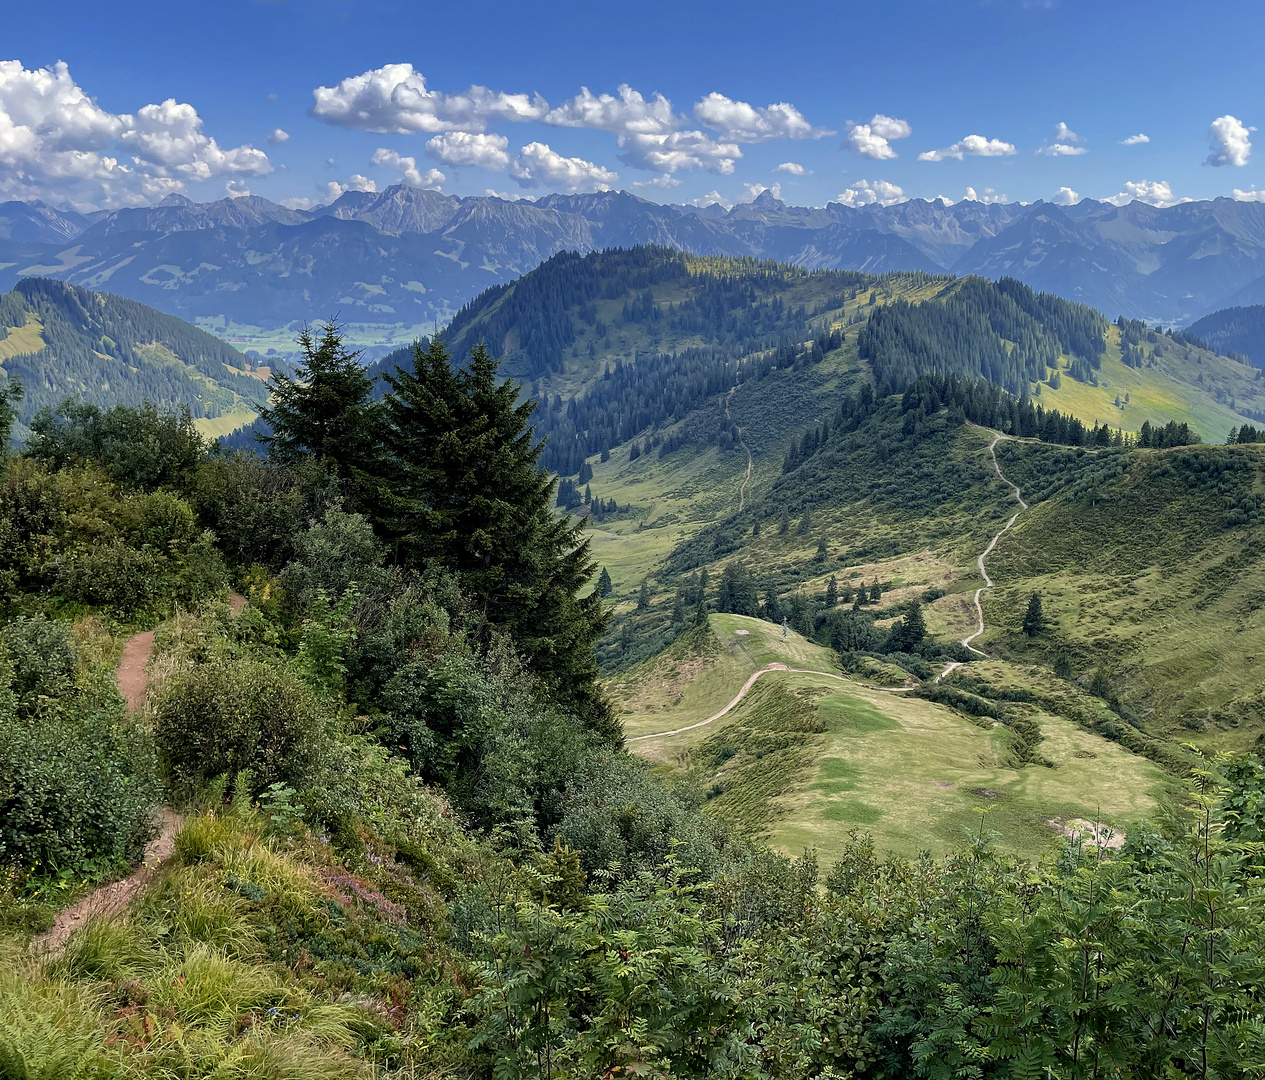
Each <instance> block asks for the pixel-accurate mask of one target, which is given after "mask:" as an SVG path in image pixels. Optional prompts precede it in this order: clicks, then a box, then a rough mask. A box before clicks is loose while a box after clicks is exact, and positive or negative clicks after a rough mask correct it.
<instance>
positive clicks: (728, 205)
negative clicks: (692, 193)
mask: <svg viewBox="0 0 1265 1080" xmlns="http://www.w3.org/2000/svg"><path fill="white" fill-rule="evenodd" d="M733 205H734V204H733V200H732V199H726V198H725V197H724V196H723V195H722V194H721V193H720V192H719V191H709V192H708V193H707V194H706V195H700V196H699V197H698V198H697V199H691V200H690V201H689V202H688V203H686V206H719V207H722V208H723V209H725V210H732V209H733Z"/></svg>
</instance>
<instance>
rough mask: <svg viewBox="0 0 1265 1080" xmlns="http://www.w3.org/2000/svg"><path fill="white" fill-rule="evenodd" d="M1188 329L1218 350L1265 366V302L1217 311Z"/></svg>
mask: <svg viewBox="0 0 1265 1080" xmlns="http://www.w3.org/2000/svg"><path fill="white" fill-rule="evenodd" d="M1187 330H1188V333H1190V334H1191V335H1192V336H1194V337H1197V338H1199V339H1200V340H1202V341H1206V342H1207V343H1208V345H1209V346H1210V347H1212V348H1214V349H1216V350H1217V351H1218V352H1222V353H1227V354H1239V355H1241V356H1245V357H1247V358H1248V360H1249V361H1250V362H1251V364H1252V365H1253V367H1258V368H1265V304H1254V305H1253V306H1251V307H1232V308H1225V309H1224V310H1222V311H1214V312H1213V313H1212V314H1211V315H1205V316H1204V317H1203V318H1202V319H1199V320H1198V321H1196V322H1193V323H1191V324H1190V326H1189V327H1188V328H1187Z"/></svg>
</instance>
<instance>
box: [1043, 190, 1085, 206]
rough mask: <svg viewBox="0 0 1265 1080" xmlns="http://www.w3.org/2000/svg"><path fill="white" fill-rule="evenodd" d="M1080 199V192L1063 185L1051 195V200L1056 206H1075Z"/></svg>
mask: <svg viewBox="0 0 1265 1080" xmlns="http://www.w3.org/2000/svg"><path fill="white" fill-rule="evenodd" d="M1080 201H1081V197H1080V194H1079V193H1078V192H1075V191H1073V190H1072V189H1071V188H1070V187H1061V188H1059V189H1058V191H1056V192H1055V193H1054V194H1053V195H1051V196H1050V202H1052V203H1054V205H1055V206H1075V205H1076V204H1077V203H1078V202H1080Z"/></svg>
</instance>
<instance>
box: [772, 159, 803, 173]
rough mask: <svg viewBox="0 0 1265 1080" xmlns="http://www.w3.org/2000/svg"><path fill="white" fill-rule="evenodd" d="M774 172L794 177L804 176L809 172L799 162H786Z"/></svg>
mask: <svg viewBox="0 0 1265 1080" xmlns="http://www.w3.org/2000/svg"><path fill="white" fill-rule="evenodd" d="M773 171H774V172H784V173H790V174H791V175H792V176H804V175H805V174H806V173H807V172H808V170H807V169H805V168H804V166H803V165H801V164H800V163H799V162H798V161H784V162H782V164H781V165H779V166H778V167H777V168H776V169H774V170H773Z"/></svg>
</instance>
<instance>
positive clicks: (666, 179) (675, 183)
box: [633, 173, 681, 188]
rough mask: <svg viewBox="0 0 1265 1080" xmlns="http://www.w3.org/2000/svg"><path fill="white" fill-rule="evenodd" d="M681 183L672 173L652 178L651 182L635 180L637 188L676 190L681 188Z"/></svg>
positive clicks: (634, 183) (634, 184) (634, 185)
mask: <svg viewBox="0 0 1265 1080" xmlns="http://www.w3.org/2000/svg"><path fill="white" fill-rule="evenodd" d="M680 186H681V181H680V180H678V179H677V178H676V177H675V176H673V175H672V174H671V173H664V174H663V175H662V176H652V177H651V178H650V179H649V180H634V181H633V187H635V188H650V187H652V188H674V187H680Z"/></svg>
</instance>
